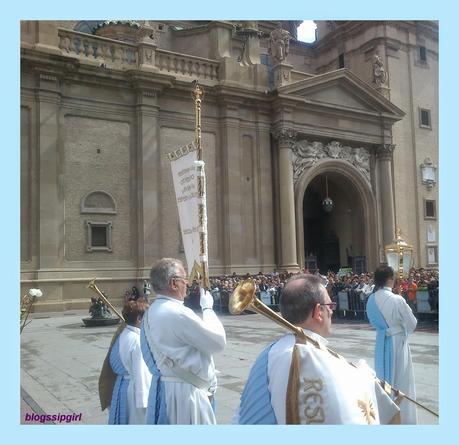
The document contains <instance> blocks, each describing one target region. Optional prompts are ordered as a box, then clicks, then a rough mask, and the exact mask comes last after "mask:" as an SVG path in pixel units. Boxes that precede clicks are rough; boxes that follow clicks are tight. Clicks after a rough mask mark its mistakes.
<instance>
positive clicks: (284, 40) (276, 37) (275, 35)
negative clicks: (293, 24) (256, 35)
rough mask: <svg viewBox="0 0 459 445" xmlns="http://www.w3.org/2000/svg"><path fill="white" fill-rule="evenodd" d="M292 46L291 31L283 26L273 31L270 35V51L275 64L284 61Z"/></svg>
mask: <svg viewBox="0 0 459 445" xmlns="http://www.w3.org/2000/svg"><path fill="white" fill-rule="evenodd" d="M289 46H290V33H289V32H288V31H286V30H285V29H282V28H277V29H275V30H274V31H271V34H270V35H269V47H268V53H269V55H270V56H271V58H272V59H273V65H277V64H279V63H281V62H283V61H284V60H285V59H286V58H287V55H288V52H289Z"/></svg>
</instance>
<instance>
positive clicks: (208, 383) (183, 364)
mask: <svg viewBox="0 0 459 445" xmlns="http://www.w3.org/2000/svg"><path fill="white" fill-rule="evenodd" d="M150 282H151V285H152V288H153V290H154V292H155V294H156V297H155V299H154V301H153V304H152V305H151V306H150V309H149V310H148V312H147V314H146V315H145V316H144V320H143V324H142V329H141V345H142V353H143V356H144V359H145V362H146V363H147V365H148V367H149V369H150V371H151V373H152V375H153V379H152V384H151V387H150V394H149V399H148V408H147V424H182V425H183V424H188V425H189V424H215V423H216V419H215V413H214V409H213V396H214V393H215V390H216V387H217V378H216V374H215V365H214V361H213V358H212V354H214V353H216V352H220V351H222V350H223V349H224V348H225V345H226V334H225V330H224V328H223V325H222V324H221V322H220V320H219V319H218V317H217V315H216V314H215V312H214V311H213V298H212V296H211V294H210V293H209V292H208V291H205V290H204V289H201V291H200V294H201V295H200V305H201V308H202V318H200V317H199V316H198V315H197V314H196V313H194V312H193V311H192V310H191V309H189V308H187V307H186V306H184V304H183V301H184V298H185V296H186V293H187V283H188V277H187V276H186V273H185V268H184V266H183V264H182V262H181V261H180V260H176V259H173V258H163V259H161V260H160V261H158V262H157V263H156V264H155V265H154V266H153V268H152V269H151V272H150Z"/></svg>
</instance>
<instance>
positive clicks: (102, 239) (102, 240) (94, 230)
mask: <svg viewBox="0 0 459 445" xmlns="http://www.w3.org/2000/svg"><path fill="white" fill-rule="evenodd" d="M91 246H92V247H107V227H106V226H92V227H91Z"/></svg>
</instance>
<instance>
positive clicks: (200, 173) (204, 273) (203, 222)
mask: <svg viewBox="0 0 459 445" xmlns="http://www.w3.org/2000/svg"><path fill="white" fill-rule="evenodd" d="M191 94H192V96H193V99H194V105H195V116H196V123H195V134H196V141H195V142H196V151H197V158H198V160H197V161H196V162H195V164H196V173H197V180H198V215H199V258H200V262H201V277H200V280H201V286H202V287H204V288H206V289H210V282H209V263H208V250H207V207H206V176H205V171H204V160H203V150H202V141H201V103H202V98H203V96H204V91H203V89H202V88H201V86H200V85H199V84H198V81H197V80H195V81H194V82H193V89H192V93H191Z"/></svg>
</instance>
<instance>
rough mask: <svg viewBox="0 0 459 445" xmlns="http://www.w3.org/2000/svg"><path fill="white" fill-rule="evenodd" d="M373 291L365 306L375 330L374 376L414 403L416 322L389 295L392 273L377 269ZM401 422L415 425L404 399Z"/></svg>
mask: <svg viewBox="0 0 459 445" xmlns="http://www.w3.org/2000/svg"><path fill="white" fill-rule="evenodd" d="M374 282H375V289H376V291H375V292H374V293H373V294H371V295H370V297H369V299H368V303H367V316H368V319H369V321H370V323H371V324H372V326H373V327H374V328H375V329H376V347H375V370H376V375H377V376H378V377H379V378H380V379H382V380H385V381H387V382H388V383H389V384H391V385H392V386H393V387H394V388H396V389H398V390H400V391H402V392H403V393H405V394H406V395H408V396H409V397H411V398H412V399H416V390H415V381H414V371H413V362H412V360H411V351H410V346H409V344H408V336H409V335H410V334H411V333H412V332H413V331H414V330H415V328H416V324H417V320H416V317H415V316H414V315H413V311H412V310H411V308H410V307H409V306H408V304H407V303H406V301H405V299H404V298H403V297H402V296H400V295H397V294H394V293H393V292H392V288H393V286H394V271H393V269H392V268H391V267H389V266H380V267H378V268H377V269H376V271H375V274H374ZM400 422H401V423H402V424H416V423H417V412H416V405H415V404H414V403H412V402H409V401H408V400H406V399H404V400H402V401H401V404H400Z"/></svg>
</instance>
